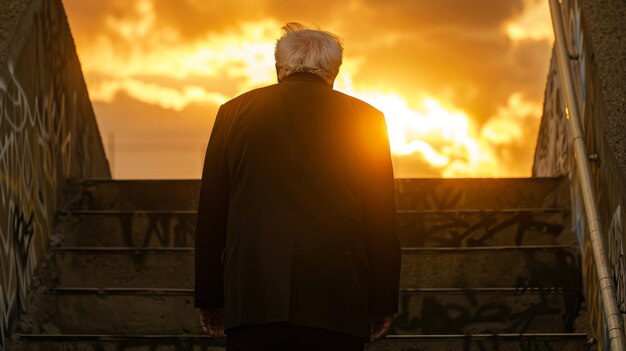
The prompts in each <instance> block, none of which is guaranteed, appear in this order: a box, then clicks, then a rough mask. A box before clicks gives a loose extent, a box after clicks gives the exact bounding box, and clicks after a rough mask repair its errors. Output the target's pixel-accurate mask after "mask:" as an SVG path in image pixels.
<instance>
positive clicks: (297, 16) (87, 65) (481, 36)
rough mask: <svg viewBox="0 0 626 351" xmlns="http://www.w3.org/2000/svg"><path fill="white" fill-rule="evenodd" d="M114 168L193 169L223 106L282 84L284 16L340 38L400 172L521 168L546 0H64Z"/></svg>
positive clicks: (547, 33)
mask: <svg viewBox="0 0 626 351" xmlns="http://www.w3.org/2000/svg"><path fill="white" fill-rule="evenodd" d="M63 3H64V6H65V8H66V12H67V15H68V19H69V22H70V27H71V29H72V34H73V36H74V40H75V42H76V47H77V51H78V55H79V58H80V61H81V64H82V68H83V73H84V75H85V80H86V83H87V86H88V89H89V93H90V97H91V101H92V103H93V105H94V110H95V113H96V118H97V121H98V125H99V128H100V132H101V135H102V138H103V142H104V145H105V149H106V150H107V156H108V158H109V161H110V163H111V167H112V171H113V176H114V177H115V178H120V179H123V178H199V177H200V176H201V165H202V159H203V155H204V150H205V148H206V143H207V140H208V137H209V135H210V131H211V127H212V125H213V121H214V117H215V113H216V112H217V109H218V107H219V105H220V104H222V103H224V102H226V101H228V100H229V99H231V98H233V97H235V96H237V95H239V94H242V93H244V92H246V91H248V90H250V89H253V88H256V87H261V86H265V85H270V84H274V83H275V82H276V77H275V69H274V45H275V42H276V39H277V38H278V37H279V36H280V34H281V31H280V28H281V27H282V26H283V25H284V23H286V22H300V23H303V24H305V25H307V26H309V27H311V28H320V29H323V30H327V31H330V32H333V33H335V34H337V35H339V36H340V37H341V38H342V40H343V45H344V63H343V65H342V68H341V70H340V73H339V76H338V77H337V80H336V81H335V89H337V90H340V91H342V92H345V93H348V94H350V95H353V96H356V97H358V98H360V99H362V100H365V101H367V102H369V103H370V104H372V105H374V106H375V107H377V108H379V109H380V110H381V111H383V112H384V113H385V117H386V119H387V127H388V130H389V136H390V144H391V150H392V155H393V163H394V173H395V176H396V177H398V178H406V177H526V176H530V175H531V168H532V159H533V155H534V149H535V144H536V139H537V132H538V128H539V122H540V118H541V111H542V105H543V94H544V89H545V82H546V78H547V73H548V66H549V61H550V54H551V48H552V42H553V36H552V28H551V24H550V16H549V9H548V6H547V2H546V1H541V0H507V1H502V0H473V1H467V0H384V1H383V0H344V1H336V0H317V1H284V0H107V1H85V0H63Z"/></svg>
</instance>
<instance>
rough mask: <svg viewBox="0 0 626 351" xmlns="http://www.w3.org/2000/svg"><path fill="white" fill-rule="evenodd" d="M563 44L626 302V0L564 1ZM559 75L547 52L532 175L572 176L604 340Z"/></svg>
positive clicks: (621, 299)
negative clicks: (624, 221)
mask: <svg viewBox="0 0 626 351" xmlns="http://www.w3.org/2000/svg"><path fill="white" fill-rule="evenodd" d="M561 3H562V9H563V11H562V12H563V18H564V21H565V23H566V25H565V31H566V36H567V38H568V50H569V52H570V53H571V54H572V55H573V57H572V59H571V60H570V66H571V67H572V68H573V76H574V77H573V78H574V85H575V86H574V88H575V89H574V90H575V92H576V94H577V96H578V99H579V104H580V110H581V112H582V113H583V116H582V119H583V120H582V121H581V123H582V127H583V131H584V141H585V144H586V145H587V149H588V153H589V154H590V155H596V156H597V161H596V162H592V163H591V173H592V177H593V179H592V182H593V187H594V191H595V193H596V196H597V205H598V209H599V213H600V217H601V218H600V222H601V223H602V225H603V230H602V232H603V233H604V234H605V241H606V243H607V246H608V253H609V260H610V264H611V266H612V269H613V271H614V272H615V280H616V286H617V298H618V303H619V305H620V306H621V307H620V308H622V309H623V308H624V306H626V268H625V267H626V259H625V255H624V251H625V250H626V249H625V247H626V246H625V245H624V243H625V241H626V240H625V238H624V234H625V233H624V231H623V230H622V228H624V225H623V224H622V218H625V216H626V206H625V204H626V202H625V200H626V167H625V166H626V152H625V150H626V128H624V125H626V26H625V25H624V23H625V21H626V20H625V19H626V2H624V1H623V0H599V1H595V0H564V1H562V2H561ZM561 91H562V88H561V83H560V77H559V73H558V69H557V65H556V60H555V58H554V57H553V58H552V61H551V65H550V73H549V75H548V81H547V85H546V92H545V100H544V112H543V117H542V121H541V127H540V131H539V137H538V142H537V148H536V151H535V162H534V165H533V175H535V176H559V175H561V176H568V177H569V178H570V179H571V180H572V222H573V228H575V229H576V230H577V237H578V240H579V242H580V246H581V247H582V252H583V272H584V275H585V282H586V286H585V289H586V296H587V297H588V301H589V316H590V319H589V320H590V324H591V326H590V328H591V330H592V333H593V337H594V338H596V339H598V340H599V344H598V348H599V349H603V348H604V347H606V343H605V342H604V336H605V335H606V330H605V328H604V314H603V312H602V308H601V305H600V299H599V288H598V284H597V277H596V267H595V264H594V262H593V259H592V254H591V252H592V250H591V245H590V242H589V240H588V239H587V237H586V231H587V229H586V227H585V222H586V218H585V211H584V208H583V206H582V197H581V193H580V190H579V184H578V177H579V176H578V174H577V170H576V164H575V160H574V156H573V154H572V152H571V150H570V142H571V140H570V137H569V135H568V127H567V124H566V123H567V120H566V118H565V117H566V114H565V106H564V103H563V97H562V94H561Z"/></svg>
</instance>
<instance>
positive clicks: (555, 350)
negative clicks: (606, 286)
mask: <svg viewBox="0 0 626 351" xmlns="http://www.w3.org/2000/svg"><path fill="white" fill-rule="evenodd" d="M81 340H83V339H81ZM586 341H587V340H586V336H585V335H564V336H515V335H510V336H483V337H472V336H464V335H458V336H456V337H453V338H451V337H447V338H444V337H434V338H426V337H425V338H421V339H417V338H410V339H386V340H383V341H381V342H378V343H376V344H367V345H366V347H365V349H366V350H367V351H417V350H419V351H459V350H463V351H502V350H506V351H589V345H588V344H587V342H586ZM217 343H218V342H216V341H215V340H211V339H209V338H202V337H196V338H186V339H182V340H176V339H165V338H164V339H155V338H149V337H143V338H138V339H135V340H126V341H122V340H119V338H116V337H110V338H107V339H104V340H92V341H75V342H72V341H66V342H56V341H34V340H30V341H27V342H24V343H23V344H22V345H20V346H21V347H20V348H16V349H15V351H223V350H224V348H223V347H216V346H213V345H215V344H217ZM416 344H419V348H415V345H416Z"/></svg>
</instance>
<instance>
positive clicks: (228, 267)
mask: <svg viewBox="0 0 626 351" xmlns="http://www.w3.org/2000/svg"><path fill="white" fill-rule="evenodd" d="M283 30H284V34H283V36H282V37H281V38H280V39H279V40H278V41H277V43H276V51H275V56H276V72H277V75H278V84H274V85H271V86H268V87H264V88H260V89H256V90H253V91H250V92H247V93H245V94H243V95H241V96H239V97H236V98H235V99H233V100H231V101H229V102H227V103H225V104H224V105H222V106H221V107H220V109H219V111H218V113H217V117H216V119H215V124H214V126H213V131H212V133H211V137H210V140H209V144H208V147H207V151H206V157H205V163H204V171H203V175H202V185H201V190H200V198H199V202H198V219H197V224H196V244H195V245H196V298H195V306H196V307H197V308H199V309H200V321H201V324H202V327H203V330H204V331H205V332H206V333H208V334H209V335H210V336H213V337H221V336H223V335H224V330H226V334H227V335H228V337H227V350H272V351H275V350H290V351H293V350H320V351H322V350H323V351H329V350H342V351H348V350H363V347H364V342H367V341H376V340H378V339H380V338H382V337H383V336H384V335H385V334H386V333H387V332H388V331H389V328H390V326H391V323H392V317H393V314H394V313H395V312H396V311H397V305H398V285H399V275H400V249H399V243H398V237H397V228H396V208H395V198H394V188H393V171H392V167H391V158H390V154H389V142H388V139H387V132H386V125H385V120H384V116H383V114H382V113H381V112H380V111H378V110H376V109H375V108H373V107H371V106H370V105H368V104H366V103H364V102H363V101H360V100H358V99H355V98H353V97H351V96H348V95H345V94H342V93H339V92H337V91H335V90H333V82H334V80H335V78H336V76H337V74H338V72H339V66H340V65H341V61H342V54H343V48H342V45H341V42H340V40H339V38H338V37H336V36H335V35H333V34H331V33H328V32H323V31H319V30H311V29H307V28H305V27H304V26H302V25H300V24H298V23H289V24H287V25H286V26H285V27H283Z"/></svg>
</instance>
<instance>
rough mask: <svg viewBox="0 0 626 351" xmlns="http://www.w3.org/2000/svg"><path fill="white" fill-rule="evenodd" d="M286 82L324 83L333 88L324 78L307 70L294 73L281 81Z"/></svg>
mask: <svg viewBox="0 0 626 351" xmlns="http://www.w3.org/2000/svg"><path fill="white" fill-rule="evenodd" d="M286 82H311V83H316V84H322V85H324V86H326V87H329V88H332V85H329V84H328V82H326V81H325V80H324V79H323V78H321V77H319V76H316V75H315V74H312V73H306V72H296V73H292V74H290V75H288V76H287V77H285V78H283V80H282V81H281V83H286Z"/></svg>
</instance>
